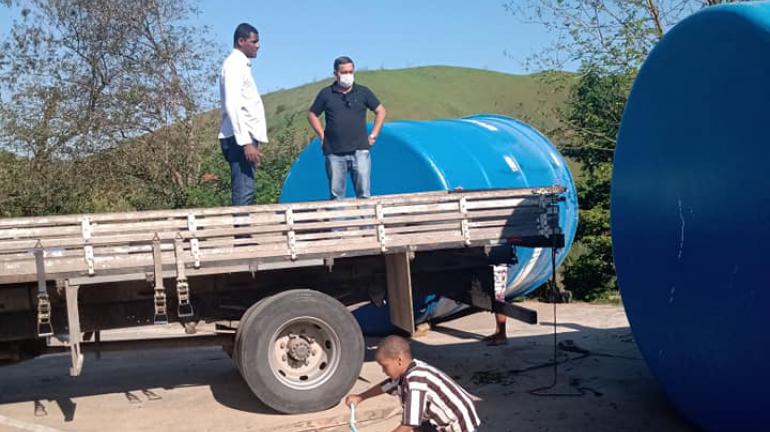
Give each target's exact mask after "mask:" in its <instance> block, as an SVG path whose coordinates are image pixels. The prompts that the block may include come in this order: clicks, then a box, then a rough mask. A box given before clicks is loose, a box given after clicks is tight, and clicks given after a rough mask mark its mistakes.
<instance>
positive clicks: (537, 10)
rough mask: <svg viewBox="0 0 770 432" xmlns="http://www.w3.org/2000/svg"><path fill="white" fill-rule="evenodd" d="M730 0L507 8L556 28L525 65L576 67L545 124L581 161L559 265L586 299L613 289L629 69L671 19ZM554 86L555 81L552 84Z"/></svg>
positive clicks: (590, 0) (543, 2)
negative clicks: (617, 167)
mask: <svg viewBox="0 0 770 432" xmlns="http://www.w3.org/2000/svg"><path fill="white" fill-rule="evenodd" d="M733 2H734V1H733V0H524V1H519V0H516V1H510V2H508V3H507V4H506V8H507V9H508V10H509V11H510V12H512V13H513V14H514V15H516V16H517V17H519V19H521V20H523V21H526V22H532V23H537V24H540V25H542V26H544V27H545V28H546V29H548V31H549V33H550V34H553V35H556V37H555V41H554V43H553V44H552V45H551V46H550V47H548V48H547V49H546V50H545V51H543V52H541V53H535V54H533V55H532V56H531V57H530V58H529V59H528V64H529V66H530V67H531V68H538V69H563V68H564V67H566V66H572V67H575V66H576V67H577V69H578V78H577V82H576V83H575V84H574V86H573V87H572V90H571V93H570V97H569V100H568V104H567V107H566V108H565V109H563V110H559V111H557V112H555V113H553V114H555V115H557V116H558V117H559V118H560V119H561V123H562V125H563V126H562V127H561V128H560V129H558V130H554V131H549V132H550V134H551V135H552V136H554V137H555V138H556V139H558V141H559V147H560V149H561V151H562V152H563V153H564V154H565V155H566V156H568V157H569V158H571V159H573V160H574V161H576V162H578V163H579V164H580V173H579V175H578V176H577V181H576V186H577V190H578V200H579V203H580V223H579V227H578V232H577V236H576V242H575V245H574V246H573V249H572V252H571V253H570V255H569V257H568V258H567V260H566V262H565V266H564V284H565V287H566V288H567V289H568V290H570V291H572V292H573V294H575V297H577V298H579V299H585V300H594V299H598V298H603V297H608V296H613V295H614V292H615V291H616V290H617V282H616V278H615V269H614V265H613V262H612V242H611V238H610V224H609V214H610V205H609V193H610V180H611V178H612V160H613V156H614V150H615V142H616V137H617V133H618V129H619V127H620V120H621V117H622V114H623V109H624V106H625V103H626V99H627V97H628V94H629V92H630V89H631V85H632V83H633V80H634V78H635V76H636V73H637V71H638V69H639V67H640V65H641V63H642V62H643V61H644V59H645V58H646V57H647V55H648V54H649V52H650V50H652V48H653V47H654V45H655V44H656V43H657V42H658V41H659V40H660V38H661V37H662V36H663V35H664V34H665V32H666V31H667V30H668V29H669V28H670V27H672V26H673V25H674V24H676V23H677V22H679V21H680V20H681V19H683V18H684V17H686V16H687V15H689V14H691V13H693V12H695V11H697V10H699V9H701V8H703V7H707V6H712V5H715V4H720V3H733ZM555 85H558V84H555Z"/></svg>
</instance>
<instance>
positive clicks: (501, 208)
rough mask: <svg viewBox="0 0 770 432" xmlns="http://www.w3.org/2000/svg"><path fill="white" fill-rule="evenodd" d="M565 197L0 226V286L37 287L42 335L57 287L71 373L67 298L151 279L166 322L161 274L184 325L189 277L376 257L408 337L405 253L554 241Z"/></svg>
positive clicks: (484, 194)
mask: <svg viewBox="0 0 770 432" xmlns="http://www.w3.org/2000/svg"><path fill="white" fill-rule="evenodd" d="M564 191H565V190H564V188H562V187H560V186H553V187H545V188H521V189H498V190H481V191H452V192H446V191H443V192H427V193H411V194H400V195H386V196H377V197H373V198H371V199H366V200H357V199H348V200H339V201H319V202H304V203H295V204H275V205H258V206H249V207H222V208H208V209H180V210H160V211H135V212H125V213H106V214H84V215H71V216H50V217H29V218H9V219H0V285H3V284H19V283H34V282H37V283H38V297H37V301H38V308H37V309H38V328H39V331H38V335H39V336H41V337H42V336H46V335H49V334H50V332H51V330H50V319H51V317H50V304H49V303H48V294H47V281H56V282H57V283H58V284H59V286H60V287H61V286H64V287H65V289H66V300H67V308H68V320H69V326H68V328H69V333H70V335H69V343H70V344H71V346H72V353H73V371H72V372H73V374H77V373H79V367H80V364H82V354H81V353H80V350H79V342H80V339H81V335H80V323H79V318H78V313H77V311H78V307H77V304H78V300H77V293H78V287H79V286H81V285H86V284H99V283H106V282H120V281H129V280H148V281H154V291H155V302H154V304H155V319H156V322H158V323H164V322H167V320H168V315H167V311H166V287H165V286H164V284H163V281H164V278H175V279H176V292H177V296H178V298H179V306H178V308H179V310H178V316H179V317H180V318H184V317H191V316H192V315H193V314H194V310H193V306H192V304H191V303H190V302H189V298H190V290H189V285H188V284H187V280H188V278H190V277H195V276H199V275H204V274H224V273H231V272H242V271H251V272H255V271H258V270H261V269H264V268H277V267H300V266H307V265H323V264H324V263H331V262H333V260H334V259H336V258H346V257H353V256H362V255H380V254H385V255H386V265H387V268H388V278H389V280H390V281H389V283H388V291H389V296H390V297H391V298H394V299H402V300H403V302H402V303H403V304H404V305H399V306H398V307H393V305H391V314H392V318H393V322H394V324H396V325H397V326H400V327H402V328H404V329H406V330H407V331H412V330H413V328H414V327H413V326H414V322H413V317H412V310H411V286H410V278H409V257H410V255H413V253H414V252H415V251H424V250H435V249H451V248H464V247H472V246H495V245H500V244H505V243H510V244H514V245H515V244H520V245H541V246H548V245H550V244H555V243H554V242H553V240H554V239H558V240H559V241H563V236H562V233H561V231H560V228H559V223H558V202H559V201H560V200H561V199H562V197H561V194H562V193H563V192H564ZM399 290H400V291H399ZM407 300H408V301H407ZM400 303H401V302H400Z"/></svg>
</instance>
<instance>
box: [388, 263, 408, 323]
mask: <svg viewBox="0 0 770 432" xmlns="http://www.w3.org/2000/svg"><path fill="white" fill-rule="evenodd" d="M385 273H386V278H387V285H388V309H389V312H390V322H391V323H393V325H394V326H396V327H398V328H400V329H401V330H404V331H405V332H407V333H409V335H412V334H413V333H414V306H413V304H412V274H411V269H410V263H409V253H395V254H386V255H385Z"/></svg>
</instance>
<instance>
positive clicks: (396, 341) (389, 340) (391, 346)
mask: <svg viewBox="0 0 770 432" xmlns="http://www.w3.org/2000/svg"><path fill="white" fill-rule="evenodd" d="M377 354H378V355H380V356H383V357H385V358H388V359H394V358H396V357H398V356H399V354H404V355H405V356H406V357H409V358H412V349H411V347H410V346H409V341H407V340H406V339H404V338H402V337H401V336H395V335H391V336H388V337H386V338H384V339H383V340H381V341H380V343H379V344H378V345H377Z"/></svg>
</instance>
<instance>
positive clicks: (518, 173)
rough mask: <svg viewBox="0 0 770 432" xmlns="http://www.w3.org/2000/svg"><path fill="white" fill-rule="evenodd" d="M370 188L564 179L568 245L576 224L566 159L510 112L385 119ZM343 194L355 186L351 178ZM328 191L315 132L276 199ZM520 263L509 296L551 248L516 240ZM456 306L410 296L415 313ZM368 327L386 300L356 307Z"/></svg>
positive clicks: (545, 266)
mask: <svg viewBox="0 0 770 432" xmlns="http://www.w3.org/2000/svg"><path fill="white" fill-rule="evenodd" d="M371 152H372V153H371V158H372V195H383V194H395V193H409V192H426V191H436V190H451V189H456V188H463V189H483V188H500V187H537V186H552V185H555V184H559V185H562V186H564V187H566V188H567V189H568V192H567V194H566V200H565V201H564V203H562V205H561V215H560V222H561V226H562V230H563V231H564V233H565V236H566V247H564V248H562V249H560V250H559V252H558V255H557V260H558V263H561V261H562V260H563V259H564V257H565V256H566V255H567V252H568V251H569V247H570V246H571V244H572V240H573V239H574V236H575V229H576V228H577V217H578V207H577V198H576V193H575V185H574V182H573V180H572V176H571V174H570V172H569V169H568V167H567V164H566V163H565V161H564V159H563V158H562V157H561V155H560V154H559V152H558V151H557V150H556V149H555V148H554V146H553V145H552V144H551V143H550V142H549V141H548V139H546V138H545V137H544V136H543V135H542V134H540V133H539V132H538V131H537V130H535V129H534V128H532V127H531V126H529V125H527V124H525V123H523V122H521V121H518V120H515V119H513V118H510V117H504V116H499V115H476V116H472V117H467V118H462V119H452V120H435V121H396V122H389V123H386V124H385V125H384V127H383V128H382V131H381V132H380V136H379V139H378V140H377V143H376V144H375V145H374V147H372V150H371ZM347 193H348V196H353V195H354V193H353V186H352V184H350V181H348V186H347ZM324 199H329V188H328V182H327V179H326V171H325V168H324V160H323V154H322V151H321V144H320V142H319V140H318V139H317V138H316V139H314V140H313V141H312V142H311V143H310V144H309V145H308V146H307V148H306V149H305V150H304V151H303V152H302V153H301V154H300V155H299V158H298V159H297V160H296V162H295V163H294V165H293V166H292V168H291V170H290V172H289V175H288V177H287V179H286V181H285V183H284V186H283V190H282V192H281V199H280V200H281V202H297V201H313V200H324ZM517 254H518V257H519V263H518V264H517V265H515V266H511V267H510V269H509V275H508V282H509V283H508V290H507V297H508V298H513V297H516V296H522V295H525V294H527V293H529V292H531V291H532V290H534V289H536V288H537V287H538V286H540V285H541V284H543V283H544V282H545V281H546V280H547V279H548V278H549V277H550V276H551V256H550V255H551V254H550V250H548V249H541V248H521V247H519V248H517ZM457 310H458V305H457V304H456V303H455V302H453V301H449V300H447V299H442V298H439V297H436V296H433V297H429V298H426V299H415V318H416V320H417V321H418V322H419V321H425V320H427V319H431V318H436V317H439V316H443V315H446V314H450V313H453V312H455V311H457ZM355 315H356V318H358V320H359V322H360V323H361V326H362V328H363V329H364V331H365V332H367V333H371V334H376V333H383V332H387V331H389V330H390V328H391V327H390V323H389V318H388V310H387V307H381V308H378V307H375V306H373V305H369V306H366V307H363V308H360V309H358V310H357V311H355Z"/></svg>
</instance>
